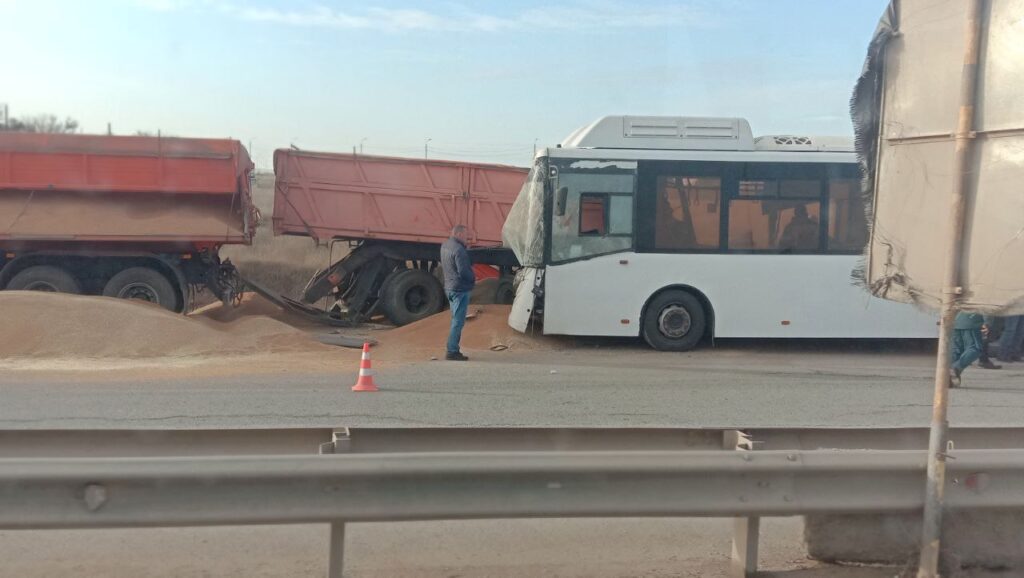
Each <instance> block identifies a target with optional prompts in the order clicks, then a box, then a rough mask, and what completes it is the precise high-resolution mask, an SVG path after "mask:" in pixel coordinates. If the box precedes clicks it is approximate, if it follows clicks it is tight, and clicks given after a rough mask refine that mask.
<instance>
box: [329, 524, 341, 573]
mask: <svg viewBox="0 0 1024 578" xmlns="http://www.w3.org/2000/svg"><path fill="white" fill-rule="evenodd" d="M329 547H330V551H329V552H328V556H327V578H342V575H343V574H344V572H345V522H334V523H332V524H331V538H330V544H329Z"/></svg>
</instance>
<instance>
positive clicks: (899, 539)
mask: <svg viewBox="0 0 1024 578" xmlns="http://www.w3.org/2000/svg"><path fill="white" fill-rule="evenodd" d="M920 540H921V514H919V513H913V514H841V515H815V516H806V517H805V518H804V543H805V545H806V547H807V555H808V556H810V557H811V558H814V559H816V560H821V561H824V562H854V563H865V564H874V563H880V564H905V563H908V562H909V563H912V564H916V561H917V557H918V553H919V545H918V544H919V543H920ZM942 541H943V545H942V558H943V566H945V567H946V568H987V569H1007V568H1018V569H1024V511H1021V510H1009V511H1006V510H998V511H984V510H973V511H954V512H948V513H946V515H945V517H944V520H943V529H942Z"/></svg>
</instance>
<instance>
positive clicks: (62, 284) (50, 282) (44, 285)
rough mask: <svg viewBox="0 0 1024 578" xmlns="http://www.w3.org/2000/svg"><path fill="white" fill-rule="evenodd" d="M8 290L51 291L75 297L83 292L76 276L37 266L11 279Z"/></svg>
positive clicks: (50, 266)
mask: <svg viewBox="0 0 1024 578" xmlns="http://www.w3.org/2000/svg"><path fill="white" fill-rule="evenodd" d="M7 288H8V289H11V290H13V291H49V292H51V293H72V294H75V295H78V294H80V293H81V292H82V285H81V284H79V282H78V279H75V277H74V275H72V274H71V273H68V272H67V271H65V270H64V269H61V268H60V267H54V266H52V265H36V266H35V267H29V268H28V269H25V270H24V271H22V272H20V273H18V274H17V275H15V276H14V278H13V279H11V282H10V283H8V284H7Z"/></svg>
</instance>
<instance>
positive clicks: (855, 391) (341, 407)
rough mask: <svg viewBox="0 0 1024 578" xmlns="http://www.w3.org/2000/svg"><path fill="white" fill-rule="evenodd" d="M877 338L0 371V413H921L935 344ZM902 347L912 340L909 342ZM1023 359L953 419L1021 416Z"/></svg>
mask: <svg viewBox="0 0 1024 578" xmlns="http://www.w3.org/2000/svg"><path fill="white" fill-rule="evenodd" d="M891 349H892V348H891V347H889V346H888V345H885V344H882V345H875V346H873V347H872V346H864V345H858V344H847V345H842V344H840V345H833V346H830V347H828V348H824V349H822V348H819V347H810V346H807V345H796V344H789V343H785V342H783V343H768V344H751V343H736V344H728V345H726V346H724V347H718V348H716V349H705V350H700V351H696V352H691V353H686V354H667V353H657V352H653V351H650V350H647V349H645V348H643V347H639V346H635V345H632V344H625V345H623V344H615V343H613V344H610V345H609V344H605V345H603V346H601V347H590V348H587V349H579V350H571V351H557V352H529V353H511V352H501V353H496V352H476V353H474V356H473V359H472V360H471V361H469V362H465V363H457V362H445V361H424V362H420V363H406V364H395V363H391V364H382V366H380V367H379V368H378V375H377V382H378V384H379V385H380V387H381V388H382V391H380V392H378V393H353V392H351V391H350V390H349V388H350V386H351V384H352V383H354V381H355V374H356V371H357V368H356V367H355V366H354V364H352V365H353V367H339V370H338V371H337V372H331V373H323V372H320V373H305V372H304V371H303V370H302V368H301V367H281V368H280V369H279V371H275V372H266V373H262V374H255V375H236V376H229V377H224V376H220V377H202V376H201V374H200V373H197V374H195V375H192V374H188V375H182V376H181V377H174V378H161V379H146V378H144V377H138V376H135V377H130V378H126V377H124V376H123V375H120V374H118V373H117V372H112V373H108V372H80V373H65V374H60V375H58V374H51V373H38V372H15V371H6V372H0V396H2V398H3V400H4V402H3V404H0V428H22V427H24V428H47V427H143V428H144V427H245V426H267V427H270V426H349V427H359V426H361V427H369V426H426V425H437V426H531V425H533V426H563V425H564V426H677V427H701V426H706V427H711V426H721V427H755V426H760V427H767V426H849V427H872V426H908V425H921V426H926V425H928V423H929V421H930V416H931V401H932V372H933V371H934V369H933V368H934V357H933V356H932V354H931V353H930V352H928V351H924V350H922V349H921V348H916V349H915V348H908V347H906V346H900V347H897V348H896V349H898V350H897V351H892V350H891ZM908 349H909V350H908ZM1022 410H1024V364H1011V365H1010V366H1009V367H1007V368H1004V369H1003V370H1000V371H991V370H982V369H978V368H971V369H969V370H968V371H967V372H966V373H965V375H964V387H963V388H962V389H959V390H955V391H953V392H952V401H951V409H950V421H951V423H952V424H954V425H959V426H966V425H1021V424H1024V411H1022Z"/></svg>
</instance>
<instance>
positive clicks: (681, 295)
mask: <svg viewBox="0 0 1024 578" xmlns="http://www.w3.org/2000/svg"><path fill="white" fill-rule="evenodd" d="M706 327H707V313H706V312H705V311H704V306H703V305H701V303H700V301H699V300H698V299H697V298H696V297H694V296H693V294H692V293H688V292H686V291H681V290H679V289H672V290H669V291H665V292H663V293H660V294H659V295H658V296H657V297H655V298H654V299H652V300H651V302H650V303H648V304H647V310H646V311H645V312H644V318H643V321H642V329H641V333H642V335H643V338H644V341H646V342H647V343H648V344H650V346H651V347H653V348H654V349H657V350H658V351H689V350H691V349H693V348H694V347H696V346H697V343H699V342H700V340H701V338H702V337H704V329H705V328H706Z"/></svg>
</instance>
